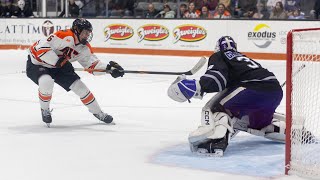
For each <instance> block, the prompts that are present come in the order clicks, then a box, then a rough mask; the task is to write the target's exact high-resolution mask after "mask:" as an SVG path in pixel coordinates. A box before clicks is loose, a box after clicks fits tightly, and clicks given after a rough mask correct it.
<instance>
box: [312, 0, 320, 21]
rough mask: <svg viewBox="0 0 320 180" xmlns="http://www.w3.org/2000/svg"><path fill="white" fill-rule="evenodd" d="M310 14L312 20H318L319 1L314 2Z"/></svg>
mask: <svg viewBox="0 0 320 180" xmlns="http://www.w3.org/2000/svg"><path fill="white" fill-rule="evenodd" d="M310 14H311V15H312V16H313V18H314V19H319V15H320V0H316V1H315V2H314V6H313V9H312V10H311V11H310Z"/></svg>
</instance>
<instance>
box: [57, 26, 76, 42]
mask: <svg viewBox="0 0 320 180" xmlns="http://www.w3.org/2000/svg"><path fill="white" fill-rule="evenodd" d="M54 35H56V36H57V37H58V38H60V39H64V38H65V37H67V36H71V37H72V38H73V40H74V42H76V38H75V36H74V33H73V32H72V31H71V29H67V30H60V31H57V32H56V33H54Z"/></svg>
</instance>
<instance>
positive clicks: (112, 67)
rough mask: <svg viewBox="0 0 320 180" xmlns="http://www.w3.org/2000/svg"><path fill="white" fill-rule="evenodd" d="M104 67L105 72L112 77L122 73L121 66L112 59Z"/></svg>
mask: <svg viewBox="0 0 320 180" xmlns="http://www.w3.org/2000/svg"><path fill="white" fill-rule="evenodd" d="M106 69H107V72H108V73H110V74H111V76H112V77H113V78H117V77H120V76H121V77H123V75H124V70H123V68H122V67H121V66H120V65H119V64H118V63H116V62H114V61H110V62H109V64H108V65H107V68H106Z"/></svg>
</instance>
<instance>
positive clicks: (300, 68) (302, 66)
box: [281, 64, 306, 88]
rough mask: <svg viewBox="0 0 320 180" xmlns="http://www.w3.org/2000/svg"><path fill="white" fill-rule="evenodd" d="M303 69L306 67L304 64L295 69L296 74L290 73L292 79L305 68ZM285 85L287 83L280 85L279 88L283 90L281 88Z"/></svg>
mask: <svg viewBox="0 0 320 180" xmlns="http://www.w3.org/2000/svg"><path fill="white" fill-rule="evenodd" d="M305 67H306V65H305V64H302V65H301V66H300V67H299V68H298V69H297V71H296V72H294V73H292V77H294V76H295V75H297V74H298V73H299V72H300V71H301V70H302V69H303V68H305ZM286 83H287V81H285V82H283V83H282V84H281V87H282V88H283V87H284V86H285V85H286Z"/></svg>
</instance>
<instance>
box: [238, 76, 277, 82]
mask: <svg viewBox="0 0 320 180" xmlns="http://www.w3.org/2000/svg"><path fill="white" fill-rule="evenodd" d="M269 80H277V78H276V77H275V76H268V77H266V78H263V79H251V80H244V81H241V82H243V83H246V82H257V81H269Z"/></svg>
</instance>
